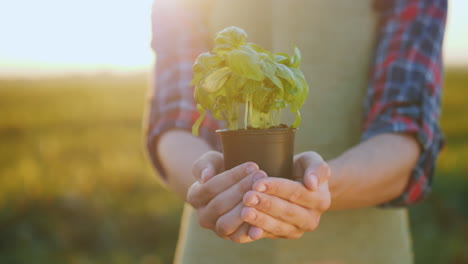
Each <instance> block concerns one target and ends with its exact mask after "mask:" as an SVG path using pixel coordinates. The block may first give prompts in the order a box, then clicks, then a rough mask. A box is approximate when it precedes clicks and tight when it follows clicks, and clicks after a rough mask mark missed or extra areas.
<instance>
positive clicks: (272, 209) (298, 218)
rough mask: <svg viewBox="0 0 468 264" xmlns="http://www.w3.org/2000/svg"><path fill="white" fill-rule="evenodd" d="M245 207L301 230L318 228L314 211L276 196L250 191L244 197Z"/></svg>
mask: <svg viewBox="0 0 468 264" xmlns="http://www.w3.org/2000/svg"><path fill="white" fill-rule="evenodd" d="M243 202H244V205H245V206H248V207H253V208H255V209H257V210H258V211H260V212H263V213H265V214H267V215H269V216H272V217H273V218H276V219H278V220H280V221H282V222H286V223H289V224H291V225H294V226H295V227H297V228H298V229H300V230H304V231H313V230H315V228H316V227H317V223H316V219H315V217H314V216H313V215H312V211H309V210H307V209H305V208H304V207H301V206H299V205H297V204H293V203H291V202H288V201H286V200H283V199H281V198H278V197H276V196H272V195H268V194H264V193H259V192H255V191H249V192H247V193H246V194H245V195H244V200H243Z"/></svg>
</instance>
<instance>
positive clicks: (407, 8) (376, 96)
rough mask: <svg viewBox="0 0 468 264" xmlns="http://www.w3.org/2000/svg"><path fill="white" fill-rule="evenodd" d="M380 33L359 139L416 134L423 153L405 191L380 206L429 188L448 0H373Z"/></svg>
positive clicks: (437, 141) (439, 139) (439, 140)
mask: <svg viewBox="0 0 468 264" xmlns="http://www.w3.org/2000/svg"><path fill="white" fill-rule="evenodd" d="M375 7H376V8H377V9H378V10H379V11H380V14H381V18H380V19H381V21H380V27H379V38H378V41H377V46H376V50H375V56H374V61H373V67H372V69H371V73H370V82H369V87H368V90H367V97H366V101H365V112H366V116H365V121H364V126H363V129H364V131H363V132H364V133H363V137H362V139H363V140H365V139H367V138H370V137H372V136H375V135H377V134H380V133H387V132H397V133H410V134H413V135H415V137H416V139H417V140H418V141H419V143H420V146H421V155H420V157H419V159H418V161H417V165H416V167H415V168H414V169H413V171H412V174H411V177H410V180H409V182H408V184H407V187H406V189H405V191H404V193H403V194H402V195H401V196H400V197H398V198H396V199H395V200H393V201H390V202H388V203H386V204H384V205H382V206H384V207H385V206H404V205H408V204H412V203H415V202H418V201H420V200H422V199H423V198H424V197H425V196H426V195H427V194H428V193H429V191H430V189H431V183H432V179H433V174H434V168H435V160H436V158H437V156H438V154H439V152H440V149H441V148H442V146H443V136H442V134H441V131H440V129H439V125H438V123H439V122H438V119H439V115H440V99H441V98H440V97H441V82H442V81H441V80H442V59H441V53H442V40H443V36H444V28H445V21H446V15H447V0H380V1H379V0H377V1H376V2H375Z"/></svg>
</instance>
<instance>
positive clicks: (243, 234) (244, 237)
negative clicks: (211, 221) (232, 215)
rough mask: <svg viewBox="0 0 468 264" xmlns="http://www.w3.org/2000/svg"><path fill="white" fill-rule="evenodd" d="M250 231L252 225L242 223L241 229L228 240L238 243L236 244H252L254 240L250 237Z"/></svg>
mask: <svg viewBox="0 0 468 264" xmlns="http://www.w3.org/2000/svg"><path fill="white" fill-rule="evenodd" d="M249 229H250V225H249V224H248V223H245V222H243V221H242V224H241V226H240V227H239V229H237V230H236V232H234V233H233V234H231V235H230V236H229V237H228V239H230V240H232V241H234V242H236V243H249V242H252V241H253V240H252V238H250V236H249Z"/></svg>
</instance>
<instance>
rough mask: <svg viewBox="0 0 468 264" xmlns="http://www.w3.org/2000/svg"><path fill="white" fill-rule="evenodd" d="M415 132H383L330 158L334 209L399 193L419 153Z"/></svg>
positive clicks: (383, 199)
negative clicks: (410, 134) (412, 133)
mask: <svg viewBox="0 0 468 264" xmlns="http://www.w3.org/2000/svg"><path fill="white" fill-rule="evenodd" d="M419 151H420V149H419V146H418V143H417V141H416V139H414V138H413V137H412V136H409V135H405V134H382V135H378V136H375V137H373V138H370V139H369V140H367V141H365V142H362V143H360V144H359V145H357V146H355V147H353V148H351V149H350V150H348V151H346V152H345V153H343V154H342V155H341V156H339V157H337V158H335V159H333V160H331V161H329V165H330V168H331V177H330V180H329V186H330V191H331V194H332V205H331V209H332V210H342V209H351V208H360V207H369V206H375V205H378V204H381V203H383V202H387V201H389V200H392V199H394V198H396V197H398V196H399V195H400V194H401V193H402V192H403V190H404V188H405V187H406V185H407V183H408V179H409V177H410V174H411V171H412V169H413V168H414V166H415V164H416V161H417V158H418V156H419Z"/></svg>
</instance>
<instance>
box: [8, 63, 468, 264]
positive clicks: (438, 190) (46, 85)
mask: <svg viewBox="0 0 468 264" xmlns="http://www.w3.org/2000/svg"><path fill="white" fill-rule="evenodd" d="M148 84H149V81H148V76H146V75H133V76H126V77H123V76H111V75H98V76H93V77H78V76H69V77H59V78H50V79H37V80H26V79H21V80H19V79H18V80H13V79H11V80H1V81H0V263H117V264H118V263H142V264H159V263H171V261H172V258H173V253H174V247H175V243H176V240H177V234H178V225H179V217H180V212H181V208H182V203H181V201H180V200H178V199H177V198H176V197H175V196H174V195H173V194H171V193H170V192H168V191H166V190H165V189H164V188H163V187H162V186H161V185H160V184H159V183H158V181H157V178H156V177H155V175H154V174H153V172H152V170H151V168H150V166H149V165H148V162H147V160H146V158H145V155H144V148H143V137H142V135H143V132H142V129H141V127H142V116H143V112H144V105H145V102H146V95H145V94H146V89H147V87H148ZM467 84H468V70H451V71H448V73H447V76H446V84H445V91H444V96H443V116H442V120H441V124H442V127H443V130H444V132H445V134H446V136H447V148H446V149H445V150H444V151H443V153H442V154H441V157H440V159H439V161H438V170H437V173H436V175H437V176H436V180H435V187H434V192H433V194H432V196H431V197H430V198H429V199H428V200H427V201H426V202H424V203H422V204H420V205H417V206H414V207H412V208H411V225H412V230H413V240H414V244H415V245H414V248H415V254H416V260H417V261H416V262H417V263H456V264H460V263H468V255H467V254H466V253H465V252H467V251H468V220H467V219H468V205H467V203H466V202H465V200H466V197H468V177H467V173H468V162H467V161H468V160H467V158H466V157H467V155H468V121H467V120H468V119H467V116H468V105H467V104H466V102H467V101H468V92H467V91H466V88H465V86H466V85H467Z"/></svg>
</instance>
